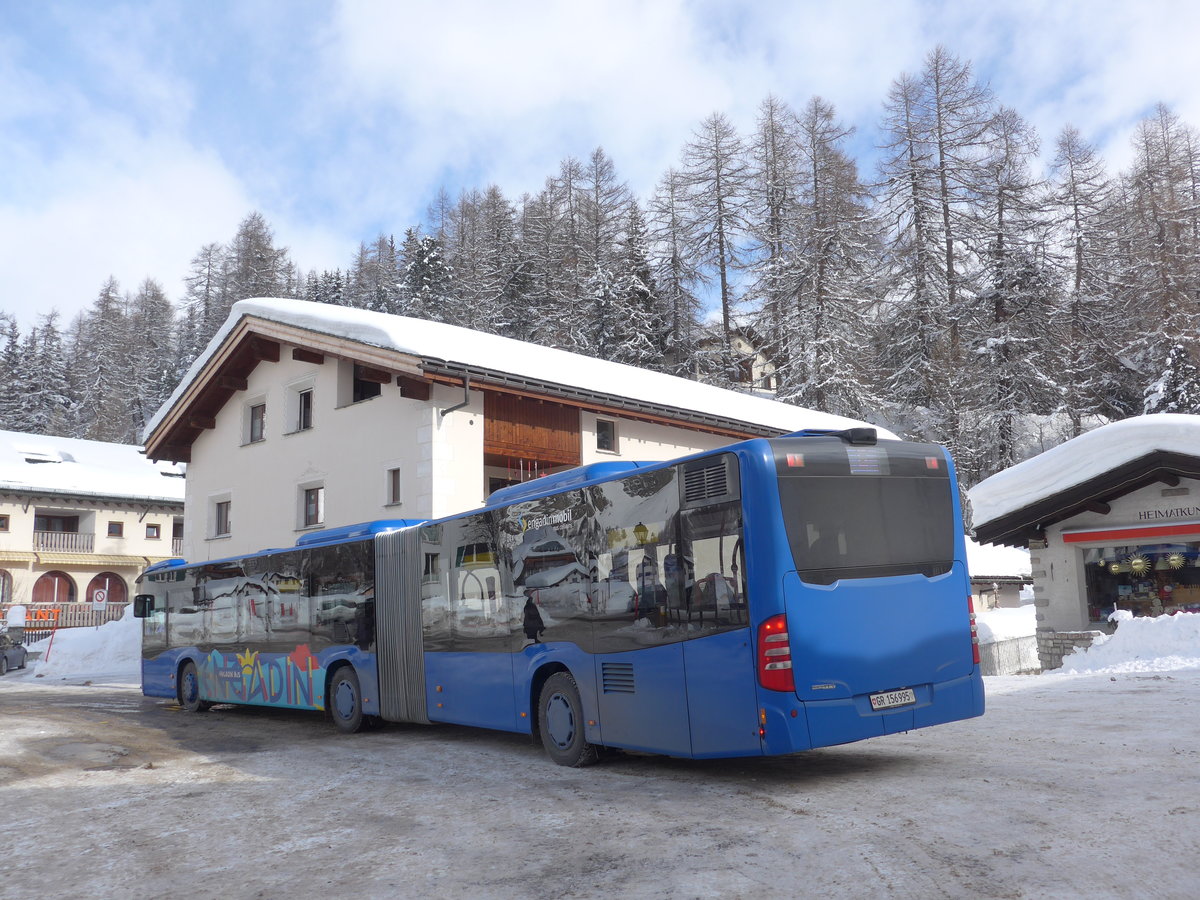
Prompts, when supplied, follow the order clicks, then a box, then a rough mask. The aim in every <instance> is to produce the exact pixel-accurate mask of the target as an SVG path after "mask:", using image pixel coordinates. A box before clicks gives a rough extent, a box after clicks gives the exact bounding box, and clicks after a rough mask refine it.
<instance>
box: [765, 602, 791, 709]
mask: <svg viewBox="0 0 1200 900" xmlns="http://www.w3.org/2000/svg"><path fill="white" fill-rule="evenodd" d="M758 683H759V684H761V685H762V686H763V687H765V688H767V689H768V690H772V691H793V692H794V691H795V690H796V678H795V675H794V674H793V673H792V645H791V643H790V642H789V641H788V630H787V616H784V615H778V616H771V618H769V619H767V620H766V621H765V622H763V623H762V624H761V625H759V626H758Z"/></svg>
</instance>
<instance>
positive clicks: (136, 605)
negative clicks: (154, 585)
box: [133, 594, 154, 619]
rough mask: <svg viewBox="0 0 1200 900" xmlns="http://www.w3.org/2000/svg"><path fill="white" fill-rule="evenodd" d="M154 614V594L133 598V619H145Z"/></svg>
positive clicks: (139, 595)
mask: <svg viewBox="0 0 1200 900" xmlns="http://www.w3.org/2000/svg"><path fill="white" fill-rule="evenodd" d="M153 612H154V595H153V594H138V595H136V596H135V597H134V598H133V617H134V618H135V619H145V618H147V617H149V616H150V614H151V613H153Z"/></svg>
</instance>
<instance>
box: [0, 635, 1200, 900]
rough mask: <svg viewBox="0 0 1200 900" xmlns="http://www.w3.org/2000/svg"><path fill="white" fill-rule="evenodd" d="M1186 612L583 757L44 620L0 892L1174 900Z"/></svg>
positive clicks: (1188, 882)
mask: <svg viewBox="0 0 1200 900" xmlns="http://www.w3.org/2000/svg"><path fill="white" fill-rule="evenodd" d="M1196 623H1200V616H1176V617H1173V618H1172V619H1171V620H1142V621H1140V622H1134V623H1128V622H1125V623H1121V625H1120V627H1119V628H1118V630H1117V633H1116V635H1114V636H1113V637H1112V638H1111V639H1110V640H1109V641H1107V642H1105V643H1104V644H1103V645H1101V646H1098V647H1096V648H1094V649H1093V650H1092V651H1089V652H1088V654H1085V655H1084V656H1083V657H1080V658H1078V659H1075V660H1074V663H1073V664H1072V667H1073V668H1074V669H1075V674H1063V673H1058V674H1048V675H1042V676H1009V677H1000V678H989V679H987V690H988V704H989V708H988V712H987V714H986V715H985V716H984V717H983V718H981V719H974V720H970V721H967V722H960V723H955V724H952V725H947V726H941V727H938V728H932V729H924V730H922V731H917V732H912V733H910V734H906V735H896V736H892V737H887V738H879V739H876V740H873V741H865V742H860V743H857V744H851V745H847V746H844V747H838V748H831V749H826V750H819V751H813V752H810V753H804V754H799V755H797V756H794V757H786V758H776V759H750V760H745V759H743V760H717V761H707V762H691V761H687V760H673V759H665V758H659V757H644V756H633V755H631V756H622V757H617V758H615V759H613V760H609V761H607V762H605V763H604V764H602V765H600V766H597V767H594V768H589V769H581V770H574V769H563V768H560V767H557V766H554V765H552V764H550V763H549V762H548V761H547V760H546V759H545V757H544V756H543V754H542V753H541V751H540V749H538V748H536V747H533V746H532V745H531V744H530V742H529V741H528V739H524V738H520V737H516V736H513V735H505V734H498V733H493V732H484V731H476V730H472V729H465V728H454V727H431V728H418V727H408V726H389V727H386V728H383V729H381V730H378V731H373V732H370V733H366V734H362V735H355V736H352V737H345V736H341V735H338V734H337V733H336V732H334V731H333V729H332V728H331V727H330V726H328V725H326V724H325V723H324V722H323V721H321V720H320V718H319V717H317V716H315V715H310V714H302V713H292V712H282V711H263V710H248V709H239V708H233V707H227V708H219V709H217V710H214V711H212V712H210V713H207V714H203V715H186V714H184V713H182V712H180V711H179V710H178V709H177V708H176V707H175V706H174V705H173V704H170V703H167V702H164V701H159V700H150V699H146V698H143V697H142V696H141V694H140V691H139V690H138V689H137V686H136V684H135V681H136V675H135V673H136V655H134V656H133V657H132V659H129V658H128V656H127V651H126V650H119V649H115V648H117V647H118V646H124V647H129V646H131V645H132V647H134V648H135V652H136V641H135V640H133V641H131V640H130V634H134V635H136V625H137V623H136V622H132V621H131V620H127V621H123V622H119V623H112V624H110V625H107V626H103V627H102V628H100V629H76V630H74V632H61V633H60V634H59V635H58V636H57V637H56V639H55V643H54V646H53V647H52V648H51V650H50V658H49V660H48V661H47V662H39V663H37V664H36V665H35V664H31V667H30V669H28V670H26V671H24V672H11V673H9V674H8V675H6V676H4V677H3V678H0V810H3V811H4V815H5V819H6V822H7V825H8V827H7V828H6V829H5V830H4V831H3V832H2V833H0V897H8V896H13V897H16V896H26V895H48V896H64V897H118V896H119V897H160V896H162V895H164V894H167V893H171V894H178V893H181V892H184V893H186V894H187V896H189V897H213V898H216V897H221V898H229V897H234V898H240V897H284V896H290V895H294V894H297V893H304V894H306V895H316V896H333V897H341V896H354V897H404V896H414V895H417V894H424V895H429V896H456V897H457V896H465V897H546V898H551V897H554V898H557V897H599V896H605V897H608V896H613V897H625V896H633V897H672V898H685V897H751V896H753V897H760V896H763V895H771V896H780V897H799V896H837V897H874V896H891V897H913V898H918V897H919V898H925V897H966V896H970V897H1029V898H1034V897H1036V898H1042V897H1131V898H1132V897H1155V898H1174V897H1179V898H1184V897H1187V898H1191V897H1194V896H1195V895H1196V892H1197V891H1196V885H1197V883H1198V882H1200V863H1198V862H1197V860H1198V859H1200V789H1198V788H1197V783H1196V782H1197V779H1196V774H1195V773H1196V772H1197V770H1198V769H1200V658H1197V657H1200V651H1198V650H1197V648H1198V647H1200V640H1198V639H1197V634H1196V631H1195V630H1194V629H1195V628H1196V627H1197V625H1196ZM1122 648H1123V649H1122ZM1151 652H1154V653H1157V654H1158V655H1157V656H1154V657H1150V656H1148V655H1147V654H1149V653H1151ZM56 654H59V655H58V656H56ZM1155 667H1157V670H1154V669H1155ZM47 860H52V861H54V864H53V865H47Z"/></svg>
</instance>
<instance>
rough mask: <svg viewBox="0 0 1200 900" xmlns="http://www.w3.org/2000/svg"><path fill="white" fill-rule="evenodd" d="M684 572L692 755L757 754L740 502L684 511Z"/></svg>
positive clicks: (755, 707) (757, 745)
mask: <svg viewBox="0 0 1200 900" xmlns="http://www.w3.org/2000/svg"><path fill="white" fill-rule="evenodd" d="M682 522H683V533H684V536H685V540H686V542H687V543H686V546H687V547H688V548H689V549H688V558H689V564H690V566H691V568H692V585H691V588H690V596H689V598H688V601H689V602H688V611H689V618H690V620H691V621H690V626H691V631H690V632H689V640H687V641H686V642H685V643H684V645H683V648H684V650H683V653H684V667H685V672H686V677H687V701H688V710H689V713H690V717H691V735H692V755H693V756H697V757H703V756H725V755H728V754H731V753H738V754H743V753H757V752H759V751H760V750H761V744H760V742H759V736H758V724H759V723H758V718H757V707H758V704H757V701H756V693H755V683H754V663H753V655H752V653H753V651H752V649H751V647H750V629H749V609H748V606H747V597H746V560H745V553H744V550H743V544H742V523H741V504H740V502H738V501H736V500H735V501H729V502H725V503H717V504H713V505H709V506H703V507H700V508H694V509H687V510H684V512H683V515H682Z"/></svg>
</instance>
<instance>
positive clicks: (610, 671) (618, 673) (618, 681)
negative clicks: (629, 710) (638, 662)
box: [600, 662, 636, 694]
mask: <svg viewBox="0 0 1200 900" xmlns="http://www.w3.org/2000/svg"><path fill="white" fill-rule="evenodd" d="M600 680H601V683H602V685H603V690H604V693H606V694H633V693H636V691H635V690H634V686H633V663H623V662H612V663H609V662H606V663H601V664H600Z"/></svg>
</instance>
